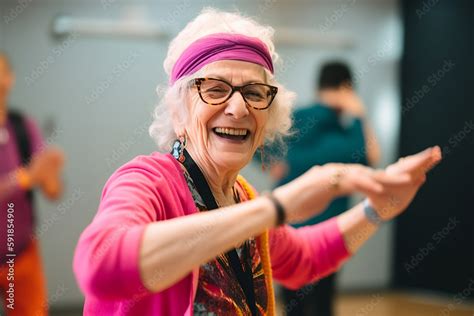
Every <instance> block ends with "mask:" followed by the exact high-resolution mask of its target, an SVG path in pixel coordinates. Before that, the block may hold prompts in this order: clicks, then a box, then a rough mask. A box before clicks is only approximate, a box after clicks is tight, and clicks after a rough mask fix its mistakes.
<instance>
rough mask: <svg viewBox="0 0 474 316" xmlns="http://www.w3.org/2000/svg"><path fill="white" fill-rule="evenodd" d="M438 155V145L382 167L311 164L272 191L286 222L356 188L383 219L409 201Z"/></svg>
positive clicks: (308, 214) (302, 217)
mask: <svg viewBox="0 0 474 316" xmlns="http://www.w3.org/2000/svg"><path fill="white" fill-rule="evenodd" d="M440 159H441V152H440V150H439V147H434V148H430V149H427V150H425V151H423V152H421V153H419V154H416V155H413V156H409V157H407V158H405V159H401V160H400V161H399V162H397V163H395V164H393V165H390V166H389V167H388V168H387V169H386V170H374V169H372V168H368V167H365V166H362V165H357V164H333V163H331V164H326V165H324V166H315V167H313V168H311V169H310V170H308V171H307V172H306V173H304V174H303V175H302V176H300V177H298V178H297V179H295V180H293V181H292V182H290V183H288V184H286V185H283V186H281V187H279V188H277V189H275V191H274V194H275V196H276V197H277V198H278V199H279V200H280V202H281V203H282V204H283V206H284V207H285V209H286V211H287V219H288V221H289V222H290V223H294V222H301V221H303V220H305V219H308V218H310V217H313V216H315V215H318V214H319V213H321V212H322V211H324V209H326V207H327V206H328V204H329V203H330V202H331V201H332V200H333V199H334V198H336V197H339V196H345V195H349V194H352V193H354V192H360V193H362V194H364V195H366V196H367V197H368V198H369V201H370V203H371V205H372V206H373V207H374V208H375V209H376V210H377V211H378V212H380V216H381V217H382V218H383V219H387V220H388V219H391V218H393V217H394V216H396V215H398V214H399V213H401V212H402V211H403V210H404V209H405V208H406V207H407V206H408V204H409V203H410V202H411V200H412V199H413V197H414V195H415V194H416V192H417V190H418V188H419V187H420V185H421V184H422V183H423V182H424V181H425V174H426V172H427V171H428V170H429V168H431V167H433V166H434V165H435V164H436V163H438V162H439V160H440Z"/></svg>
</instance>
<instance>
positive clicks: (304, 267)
mask: <svg viewBox="0 0 474 316" xmlns="http://www.w3.org/2000/svg"><path fill="white" fill-rule="evenodd" d="M195 212H197V210H196V207H195V205H194V201H193V198H192V196H191V193H190V192H189V189H188V186H187V184H186V180H185V179H184V176H183V174H182V170H181V169H180V166H179V164H178V162H177V161H176V160H175V159H174V158H173V157H172V156H171V155H170V154H161V153H157V152H155V153H153V154H151V155H148V156H138V157H136V158H134V159H133V160H132V161H130V162H128V163H126V164H125V165H123V166H122V167H120V168H119V169H118V170H117V171H115V172H114V174H112V176H111V177H110V179H109V180H108V181H107V183H106V185H105V187H104V190H103V192H102V197H101V201H100V205H99V210H98V212H97V214H96V216H95V217H94V219H93V221H92V223H91V224H90V225H89V226H88V227H87V228H86V229H85V230H84V232H83V233H82V235H81V237H80V239H79V242H78V245H77V248H76V251H75V256H74V264H73V266H74V273H75V275H76V278H77V281H78V283H79V286H80V288H81V289H82V291H83V293H84V294H85V298H86V299H85V306H84V315H166V316H178V315H179V316H182V315H192V313H193V300H194V295H195V293H196V288H197V280H198V274H199V267H196V268H195V269H193V270H192V271H191V272H190V273H189V274H188V275H187V276H186V277H184V278H183V279H182V280H180V281H178V282H177V283H176V284H174V285H173V286H171V287H169V288H168V289H166V290H163V291H161V292H159V293H151V292H150V291H148V290H147V289H145V288H144V286H143V284H142V281H141V279H140V274H139V267H138V259H139V248H140V242H141V238H142V235H143V231H144V229H145V227H146V226H147V224H149V223H152V222H155V221H163V220H167V219H171V218H174V217H179V216H186V215H189V214H193V213H195ZM269 238H270V239H269V247H270V256H271V264H272V270H273V277H274V278H275V279H276V280H277V281H278V282H280V283H282V284H283V285H285V286H287V287H290V288H294V289H296V288H299V287H301V286H303V285H304V284H306V283H309V282H312V281H315V280H317V279H319V278H321V277H323V276H325V275H328V274H330V273H332V272H334V271H336V270H337V269H338V268H339V267H340V266H341V264H342V263H343V262H344V261H345V260H346V259H347V258H348V257H349V253H348V251H347V248H346V247H345V244H344V240H343V237H342V234H341V232H340V231H339V228H338V226H337V223H336V221H335V219H332V220H328V221H326V222H323V223H321V224H318V225H315V226H307V227H304V228H300V229H294V228H292V227H291V226H283V227H280V228H276V229H271V230H270V232H269ZM158 278H159V275H158Z"/></svg>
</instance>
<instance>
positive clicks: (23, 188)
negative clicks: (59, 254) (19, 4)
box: [0, 53, 64, 316]
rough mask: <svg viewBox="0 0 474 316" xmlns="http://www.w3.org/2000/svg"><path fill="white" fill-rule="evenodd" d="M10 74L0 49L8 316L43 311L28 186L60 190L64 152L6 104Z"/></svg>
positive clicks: (0, 179)
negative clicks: (49, 143) (45, 140)
mask: <svg viewBox="0 0 474 316" xmlns="http://www.w3.org/2000/svg"><path fill="white" fill-rule="evenodd" d="M14 82H15V76H14V73H13V70H12V69H11V66H10V63H9V61H8V58H7V57H6V55H5V54H3V53H0V206H1V207H0V216H1V227H0V291H1V296H2V298H3V300H2V302H3V307H4V310H5V311H6V314H7V315H8V316H15V315H21V316H28V315H38V316H39V315H47V310H48V302H47V294H46V281H45V277H44V273H43V267H42V261H41V256H40V249H39V242H38V240H37V239H36V238H35V234H34V227H35V220H34V203H33V192H34V191H35V190H36V189H39V190H41V192H42V193H43V194H44V195H45V196H46V197H47V198H48V199H50V200H56V199H58V198H59V197H60V196H61V193H62V183H61V180H60V173H61V170H62V167H63V164H64V155H63V153H62V151H61V150H59V149H57V148H52V147H47V146H46V144H45V142H44V141H43V137H42V135H41V132H40V130H39V128H38V127H37V125H36V123H35V121H34V120H33V119H31V118H30V117H28V116H25V115H23V114H21V113H20V112H18V111H13V110H9V109H8V107H7V99H8V95H9V93H10V91H11V89H12V87H13V85H14Z"/></svg>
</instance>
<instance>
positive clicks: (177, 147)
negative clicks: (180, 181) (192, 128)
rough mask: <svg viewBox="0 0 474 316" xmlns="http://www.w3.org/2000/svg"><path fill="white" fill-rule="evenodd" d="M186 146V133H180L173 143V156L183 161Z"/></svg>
mask: <svg viewBox="0 0 474 316" xmlns="http://www.w3.org/2000/svg"><path fill="white" fill-rule="evenodd" d="M185 148H186V135H181V136H179V137H178V139H177V140H175V141H174V144H173V157H174V158H175V159H178V161H179V162H181V163H183V162H184V160H185V159H186V158H185V157H184V149H185Z"/></svg>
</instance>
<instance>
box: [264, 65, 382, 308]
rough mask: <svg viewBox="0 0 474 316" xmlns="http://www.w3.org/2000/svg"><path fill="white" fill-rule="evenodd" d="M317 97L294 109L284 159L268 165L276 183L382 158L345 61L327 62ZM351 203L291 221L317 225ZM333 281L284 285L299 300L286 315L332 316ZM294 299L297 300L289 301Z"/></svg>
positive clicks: (345, 201) (373, 163) (340, 200)
mask: <svg viewBox="0 0 474 316" xmlns="http://www.w3.org/2000/svg"><path fill="white" fill-rule="evenodd" d="M315 96H316V99H319V102H315V103H314V104H312V105H310V106H309V107H305V108H302V109H298V110H296V111H295V113H294V131H295V134H294V135H293V137H291V139H290V140H289V142H288V152H287V156H286V159H285V161H280V162H277V163H275V164H274V165H272V167H271V169H270V175H271V176H272V178H273V179H274V180H275V181H277V183H278V184H277V186H281V185H284V184H286V183H288V182H290V181H292V180H294V179H296V178H297V177H299V176H300V175H302V174H303V173H305V172H306V171H308V170H309V169H310V168H311V167H312V166H314V165H324V164H326V163H329V162H338V163H359V164H364V165H367V164H368V165H370V166H376V165H377V163H378V162H379V160H380V148H379V145H378V143H377V139H376V137H375V134H374V132H373V130H372V129H371V127H370V126H369V124H368V122H367V119H366V109H365V106H364V104H363V103H362V101H361V99H360V98H359V96H358V95H357V93H356V91H355V90H354V82H353V80H352V74H351V71H350V69H349V67H348V66H347V65H346V64H345V63H342V62H337V61H335V62H329V63H326V64H324V65H323V67H322V68H321V71H320V75H319V80H318V84H317V87H316V91H315ZM347 118H349V119H350V120H351V122H347ZM344 119H345V120H344ZM348 208H349V197H348V196H344V197H339V198H337V199H335V200H333V201H332V202H331V204H330V205H329V206H328V208H327V209H326V210H325V211H324V212H323V213H322V214H320V215H317V216H315V217H313V218H310V219H309V220H307V221H304V222H302V223H297V224H294V225H293V226H294V227H303V226H307V225H314V224H317V223H320V222H323V221H325V220H327V219H330V218H332V217H334V216H337V215H339V214H341V213H342V212H344V211H345V210H347V209H348ZM335 280H336V273H333V274H331V275H329V276H327V277H325V278H323V279H321V280H319V282H317V283H315V284H310V285H307V286H306V287H304V288H301V289H299V290H296V291H294V290H289V289H284V290H283V295H284V301H285V302H286V304H287V306H293V305H295V306H293V307H292V308H288V309H287V313H288V315H290V316H291V315H318V316H331V315H333V308H332V306H333V300H334V291H335ZM292 301H293V302H298V304H291V302H292Z"/></svg>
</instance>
